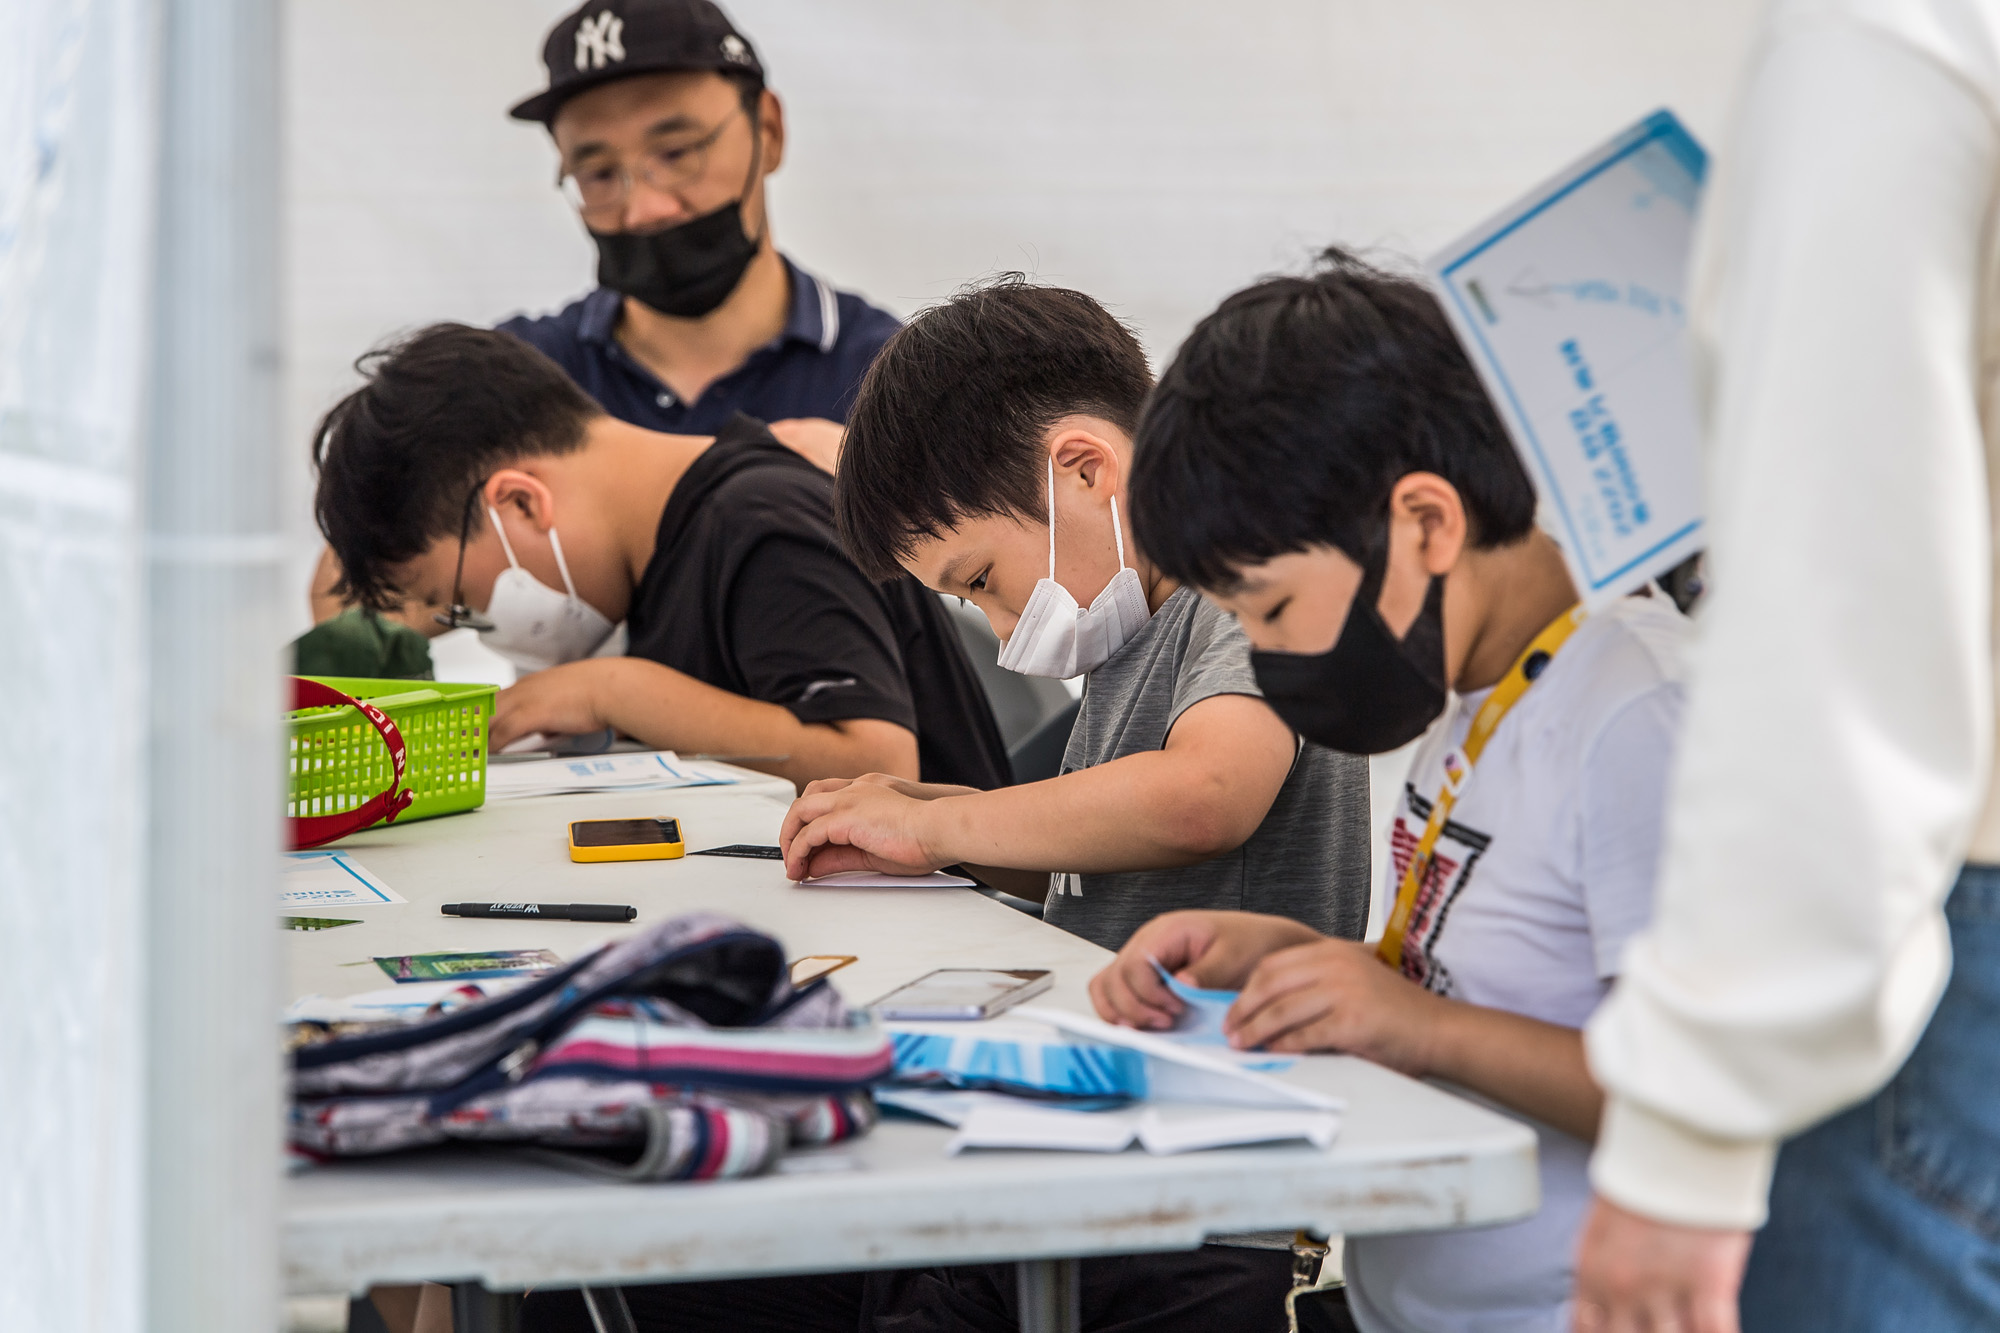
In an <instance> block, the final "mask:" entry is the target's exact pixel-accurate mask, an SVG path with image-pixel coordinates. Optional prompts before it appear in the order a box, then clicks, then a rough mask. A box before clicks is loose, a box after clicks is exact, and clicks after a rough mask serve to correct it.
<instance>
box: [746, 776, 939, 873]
mask: <svg viewBox="0 0 2000 1333" xmlns="http://www.w3.org/2000/svg"><path fill="white" fill-rule="evenodd" d="M899 785H902V784H901V783H900V780H899V779H896V778H891V777H888V776H886V775H883V774H872V773H871V774H869V775H868V776H867V777H861V778H826V779H822V780H821V781H819V782H815V783H812V784H810V785H809V786H807V788H806V790H805V794H804V795H802V796H800V797H799V799H798V800H796V801H794V802H792V808H791V809H790V810H788V811H786V812H785V824H784V828H783V829H782V830H780V831H779V834H778V845H779V846H780V847H782V848H784V849H785V873H786V874H788V875H790V876H791V877H792V878H793V879H795V880H804V879H816V878H818V877H820V876H823V875H831V874H835V873H838V872H843V871H857V870H866V871H872V872H874V873H876V874H882V875H925V874H929V873H930V872H931V871H933V870H936V869H938V868H939V867H940V866H943V865H945V864H946V860H945V859H944V858H942V857H940V856H937V855H936V854H935V853H933V852H932V851H931V849H930V848H929V847H927V846H925V845H924V842H923V839H922V838H921V836H920V835H919V833H918V829H917V824H918V816H919V814H920V812H921V810H922V808H923V806H924V805H925V802H924V801H922V800H920V799H917V798H915V797H912V796H910V795H907V794H906V793H904V792H903V791H900V790H898V789H897V788H898V786H899Z"/></svg>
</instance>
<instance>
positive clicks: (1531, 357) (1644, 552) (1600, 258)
mask: <svg viewBox="0 0 2000 1333" xmlns="http://www.w3.org/2000/svg"><path fill="white" fill-rule="evenodd" d="M1707 164H1708V155H1707V154H1706V153H1704V152H1703V151H1702V148H1701V145H1699V144H1697V143H1696V142H1695V141H1694V138H1693V136H1691V135H1690V134H1689V133H1688V132H1687V130H1686V129H1685V128H1684V127H1683V126H1682V125H1681V123H1680V121H1679V120H1677V119H1675V117H1674V114H1673V113H1672V112H1671V111H1657V112H1655V113H1653V114H1652V115H1650V116H1648V117H1647V118H1646V119H1645V120H1643V121H1641V122H1640V123H1639V124H1637V125H1635V126H1633V127H1632V128H1631V129H1629V130H1626V131H1625V132H1624V133H1622V134H1619V135H1618V136H1617V137H1615V138H1614V139H1612V140H1611V141H1610V142H1609V143H1606V144H1604V145H1602V146H1601V147H1599V148H1597V149H1595V150H1593V151H1592V152H1590V153H1588V154H1586V155H1585V156H1584V157H1583V158H1582V159H1581V160H1580V161H1578V162H1576V163H1573V164H1572V165H1571V166H1569V167H1568V168H1566V169H1564V170H1563V171H1561V172H1559V173H1557V174H1556V176H1555V177H1554V178H1553V179H1551V180H1548V181H1545V182H1543V183H1542V184H1541V185H1539V186H1537V187H1535V188H1534V189H1533V190H1530V191H1529V192H1528V193H1527V194H1526V195H1524V196H1523V197H1522V198H1520V199H1518V200H1516V201H1515V202H1514V203H1512V204H1509V205H1508V206H1507V207H1506V208H1504V209H1502V210H1501V211H1500V212H1499V213H1498V214H1496V215H1495V216H1493V217H1491V218H1489V219H1487V220H1486V221H1485V222H1483V223H1481V224H1480V225H1479V226H1477V227H1475V228H1473V229H1472V231H1471V232H1470V233H1468V234H1467V235H1465V236H1463V237H1461V238H1460V239H1458V240H1456V241H1454V242H1452V244H1450V245H1449V246H1447V247H1445V249H1444V250H1443V251H1442V252H1441V253H1439V254H1438V255H1436V256H1435V257H1433V258H1432V259H1431V261H1430V263H1429V265H1428V267H1429V269H1430V272H1431V275H1432V277H1433V279H1434V280H1435V281H1436V283H1437V285H1438V288H1439V292H1440V295H1441V296H1442V298H1443V304H1444V308H1445V312H1446V314H1448V315H1449V316H1450V317H1451V322H1452V326H1453V328H1454V329H1456V331H1457V333H1458V337H1459V341H1460V342H1461V343H1463V344H1464V346H1465V350H1466V353H1467V355H1468V356H1470V357H1471V358H1472V364H1473V365H1474V366H1476V367H1477V368H1478V370H1479V377H1480V379H1481V380H1483V381H1484V382H1485V384H1486V389H1487V392H1488V394H1489V395H1490V396H1491V397H1492V399H1493V405H1494V407H1495V408H1496V409H1498V411H1499V413H1500V417H1501V419H1502V420H1503V421H1505V422H1506V424H1507V430H1508V433H1509V434H1510V435H1512V436H1513V438H1514V445H1515V448H1516V449H1517V450H1518V451H1519V453H1520V455H1521V461H1522V462H1523V463H1524V464H1525V465H1526V466H1527V469H1528V474H1529V475H1530V476H1531V477H1533V478H1534V481H1535V490H1536V492H1537V494H1538V495H1539V496H1540V498H1541V509H1542V515H1541V516H1542V521H1543V523H1544V524H1545V525H1546V526H1547V527H1548V528H1549V530H1550V532H1551V533H1552V534H1553V535H1554V536H1555V538H1556V540H1557V541H1558V542H1560V543H1561V544H1562V550H1563V557H1564V559H1565V560H1566V561H1567V562H1568V563H1569V568H1570V574H1571V576H1572V577H1573V578H1575V580H1576V586H1577V588H1578V589H1579V590H1580V591H1581V592H1582V593H1583V599H1584V602H1585V604H1586V605H1587V606H1589V607H1590V608H1591V609H1593V610H1595V609H1597V608H1599V607H1602V606H1604V605H1606V604H1607V603H1609V602H1611V601H1613V600H1615V599H1617V598H1618V597H1620V596H1623V595H1624V594H1625V593H1628V592H1630V591H1631V590H1632V589H1634V588H1636V587H1639V586H1641V585H1643V584H1644V583H1645V582H1646V581H1647V580H1649V579H1651V578H1653V577H1654V576H1656V575H1658V574H1662V573H1665V572H1666V571H1667V570H1668V569H1671V568H1672V567H1673V566H1675V565H1677V564H1679V563H1680V562H1681V561H1683V560H1685V559H1687V557H1689V556H1690V555H1693V554H1694V553H1695V552H1696V551H1698V550H1700V549H1701V547H1702V545H1703V543H1704V541H1705V540H1706V539H1705V537H1704V534H1703V532H1702V505H1701V460H1700V457H1699V452H1698V445H1699V441H1700V430H1699V427H1698V425H1697V418H1696V413H1695V396H1694V382H1693V376H1692V373H1691V363H1690V359H1689V355H1688V348H1687V342H1686V327H1687V311H1686V309H1685V307H1684V304H1683V303H1684V301H1685V299H1686V295H1685V293H1686V289H1687V281H1688V256H1689V252H1690V250H1691V249H1692V246H1693V237H1694V220H1695V212H1696V209H1697V207H1698V205H1699V204H1700V201H1701V191H1702V179H1703V176H1704V175H1705V174H1706V171H1707Z"/></svg>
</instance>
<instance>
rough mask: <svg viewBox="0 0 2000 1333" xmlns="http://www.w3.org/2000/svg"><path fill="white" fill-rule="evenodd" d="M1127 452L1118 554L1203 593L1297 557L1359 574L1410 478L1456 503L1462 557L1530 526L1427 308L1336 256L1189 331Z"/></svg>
mask: <svg viewBox="0 0 2000 1333" xmlns="http://www.w3.org/2000/svg"><path fill="white" fill-rule="evenodd" d="M1134 443H1135V446H1136V448H1135V453H1136V455H1137V457H1136V461H1135V462H1134V465H1133V470H1132V483H1131V488H1130V494H1131V507H1132V531H1133V537H1134V540H1136V541H1137V543H1138V545H1139V547H1140V549H1141V550H1143V551H1145V552H1146V555H1147V557H1148V558H1149V559H1150V560H1152V561H1153V563H1154V564H1155V565H1156V566H1157V567H1158V568H1159V569H1160V570H1161V572H1163V573H1165V574H1166V575H1168V576H1169V577H1171V578H1175V579H1179V580H1180V581H1182V582H1184V583H1190V584H1193V585H1194V586H1195V587H1198V588H1206V589H1209V590H1210V591H1215V592H1228V591H1230V590H1231V589H1233V588H1234V587H1236V585H1237V581H1238V571H1239V570H1240V569H1242V568H1243V567H1244V566H1246V565H1255V564H1261V563H1263V562H1264V561H1266V560H1269V559H1272V558H1273V557H1275V556H1279V555H1284V554H1286V553H1288V552H1292V551H1302V550H1305V549H1307V548H1308V547H1312V546H1333V547H1336V548H1338V549H1339V550H1340V551H1342V552H1344V553H1345V554H1347V555H1348V556H1349V557H1351V558H1352V559H1354V560H1355V561H1356V562H1358V563H1364V564H1365V563H1366V562H1367V560H1368V558H1369V556H1370V555H1371V554H1373V553H1374V552H1375V551H1376V550H1377V548H1378V547H1379V546H1380V543H1381V542H1382V541H1383V540H1384V538H1385V535H1386V532H1387V520H1388V513H1389V493H1390V491H1392V490H1393V489H1394V488H1395V485H1396V482H1397V481H1398V480H1400V479H1401V478H1402V477H1404V476H1407V475H1408V474H1409V473H1412V472H1433V473H1436V474H1437V475H1438V476H1440V477H1443V478H1444V479H1445V480H1446V481H1448V482H1450V483H1451V484H1452V485H1453V486H1454V487H1455V488H1457V490H1458V493H1459V496H1460V497H1461V498H1462V499H1463V501H1464V502H1465V507H1466V513H1467V516H1468V519H1469V526H1470V529H1471V532H1470V538H1471V541H1472V543H1473V545H1474V546H1477V547H1494V546H1505V545H1508V544H1510V543H1512V542H1515V541H1518V540H1519V539H1521V538H1523V537H1525V536H1527V535H1528V532H1529V531H1530V529H1531V528H1532V527H1533V525H1534V521H1535V490H1534V486H1533V485H1532V484H1531V483H1530V482H1529V480H1528V474H1527V472H1526V471H1525V470H1523V468H1522V467H1521V461H1520V459H1519V458H1518V457H1517V456H1516V455H1515V452H1514V446H1513V444H1512V443H1511V442H1510V441H1509V440H1508V438H1507V431H1506V428H1505V427H1504V426H1502V425H1501V422H1500V418H1499V416H1498V414H1496V413H1495V412H1494V410H1493V404H1492V402H1491V400H1490V399H1488V397H1487V396H1486V391H1485V389H1484V388H1483V387H1482V386H1481V385H1480V382H1479V377H1478V374H1477V373H1476V372H1475V371H1474V370H1473V368H1472V363H1471V362H1470V361H1468V360H1467V359H1466V356H1465V353H1464V351H1463V350H1462V349H1461V348H1460V347H1459V344H1458V339H1457V338H1456V337H1455V336H1454V335H1453V333H1452V330H1451V326H1450V324H1449V323H1448V322H1447V320H1446V318H1445V313H1444V310H1443V308H1442V307H1441V306H1440V305H1439V304H1438V301H1437V298H1436V296H1434V295H1433V294H1432V292H1431V290H1430V288H1429V287H1428V286H1426V285H1425V284H1424V283H1423V282H1422V281H1421V280H1419V279H1416V278H1412V277H1406V276H1403V275H1401V274H1397V273H1392V272H1389V271H1387V270H1385V269H1382V268H1378V267H1376V266H1374V265H1372V264H1369V263H1368V262H1366V261H1365V260H1363V259H1361V258H1359V257H1357V256H1356V255H1354V254H1352V253H1350V252H1348V251H1345V250H1342V249H1339V248H1334V249H1329V250H1327V251H1326V252H1325V253H1324V254H1322V255H1321V256H1320V258H1319V263H1318V265H1317V266H1316V268H1315V269H1314V271H1313V272H1312V273H1310V274H1309V275H1307V276H1305V277H1279V278H1269V279H1266V280H1265V281H1263V282H1260V283H1258V284H1257V285H1256V286H1254V287H1250V288H1247V289H1245V290H1243V291H1240V292H1238V293H1236V294H1235V295H1234V296H1231V297H1230V298H1229V299H1228V300H1226V301H1224V302H1223V303H1222V304H1221V305H1220V306H1219V307H1217V309H1216V311H1215V313H1213V314H1211V315H1209V316H1208V317H1207V318H1206V319H1204V320H1202V321H1201V323H1199V324H1197V325H1196V326H1195V329H1194V332H1193V333H1191V334H1189V335H1188V339H1187V341H1186V342H1185V343H1183V344H1182V345H1181V349H1180V351H1179V352H1178V353H1177V354H1176V355H1175V357H1174V360H1173V364H1172V365H1171V366H1169V367H1168V368H1167V370H1166V373H1165V374H1163V375H1162V376H1161V377H1160V384H1159V387H1158V388H1157V389H1155V390H1154V391H1153V397H1152V400H1151V402H1150V403H1149V404H1148V405H1147V408H1146V414H1145V418H1144V420H1142V421H1141V422H1140V423H1139V430H1138V432H1137V434H1136V436H1135V437H1134Z"/></svg>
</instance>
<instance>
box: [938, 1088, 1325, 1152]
mask: <svg viewBox="0 0 2000 1333" xmlns="http://www.w3.org/2000/svg"><path fill="white" fill-rule="evenodd" d="M1339 1132H1340V1116H1339V1114H1338V1113H1337V1112H1334V1111H1314V1110H1307V1109H1305V1108H1303V1107H1299V1108H1294V1109H1291V1110H1277V1109H1268V1108H1267V1109H1261V1110H1247V1109H1243V1108H1240V1107H1207V1106H1156V1105H1152V1104H1144V1105H1140V1106H1136V1107H1131V1108H1128V1109H1126V1110H1122V1111H1070V1110H1063V1109H1061V1108H1057V1107H1050V1106H1044V1105H1038V1104H1036V1103H1034V1102H1027V1101H1022V1100H1020V1099H1019V1098H1012V1099H1009V1098H1004V1097H999V1096H998V1095H997V1094H996V1095H995V1096H994V1098H993V1099H992V1100H987V1101H982V1102H980V1103H978V1104H977V1105H975V1106H973V1107H971V1108H970V1109H969V1110H967V1111H966V1112H965V1114H964V1116H963V1119H961V1120H960V1122H959V1125H958V1132H957V1133H956V1134H954V1135H952V1137H951V1141H950V1142H949V1143H947V1144H946V1145H945V1153H946V1155H947V1156H952V1155H956V1154H958V1153H961V1152H963V1151H965V1150H966V1149H967V1148H1023V1149H1030V1150H1041V1151H1050V1150H1057V1151H1064V1152H1122V1151H1124V1150H1125V1149H1126V1148H1128V1147H1130V1146H1131V1145H1132V1144H1133V1143H1135V1142H1136V1143H1137V1144H1138V1145H1139V1146H1140V1147H1142V1148H1144V1149H1145V1150H1146V1151H1147V1152H1149V1153H1152V1154H1153V1155H1154V1156H1156V1157H1164V1156H1171V1155H1173V1154H1175V1153H1184V1152H1200V1151H1202V1150H1204V1149H1208V1148H1232V1147H1240V1146H1242V1145H1245V1144H1252V1143H1284V1142H1289V1141H1291V1140H1294V1139H1302V1140H1304V1141H1305V1142H1307V1143H1310V1144H1311V1145H1312V1146H1313V1147H1315V1148H1319V1149H1321V1150H1325V1149H1326V1148H1328V1147H1330V1146H1332V1143H1333V1140H1334V1137H1335V1136H1336V1135H1337V1134H1338V1133H1339Z"/></svg>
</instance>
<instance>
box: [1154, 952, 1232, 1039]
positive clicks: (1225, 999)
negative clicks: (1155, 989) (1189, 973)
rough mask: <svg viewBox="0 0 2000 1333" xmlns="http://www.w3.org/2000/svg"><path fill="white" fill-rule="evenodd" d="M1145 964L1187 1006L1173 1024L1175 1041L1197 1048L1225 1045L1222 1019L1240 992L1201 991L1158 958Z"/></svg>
mask: <svg viewBox="0 0 2000 1333" xmlns="http://www.w3.org/2000/svg"><path fill="white" fill-rule="evenodd" d="M1146 961H1147V962H1149V963H1151V964H1152V965H1153V970H1154V971H1155V972H1157V973H1159V974H1160V980H1161V981H1163V982H1165V983H1166V987H1167V989H1168V990H1170V991H1172V992H1173V993H1174V996H1175V998H1176V999H1178V1000H1179V1001H1180V1002H1181V1003H1182V1004H1183V1005H1185V1006H1186V1008H1184V1009H1182V1010H1181V1015H1180V1018H1179V1019H1177V1020H1176V1021H1175V1023H1174V1030H1173V1033H1172V1035H1173V1036H1174V1038H1175V1039H1176V1040H1179V1041H1186V1042H1193V1043H1195V1044H1196V1045H1200V1046H1227V1045H1228V1044H1229V1038H1227V1037H1225V1036H1224V1035H1223V1034H1222V1019H1223V1016H1224V1015H1225V1014H1227V1013H1228V1012H1229V1006H1231V1005H1233V1004H1235V1003H1236V997H1237V995H1238V994H1239V993H1240V992H1238V991H1233V990H1202V989H1201V988H1200V987H1198V986H1190V985H1188V984H1187V983H1186V982H1184V981H1182V980H1180V979H1179V978H1177V977H1175V976H1174V974H1173V973H1171V972H1169V971H1167V969H1166V968H1164V967H1162V966H1161V965H1160V960H1159V959H1157V958H1149V959H1147V960H1146Z"/></svg>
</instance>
